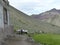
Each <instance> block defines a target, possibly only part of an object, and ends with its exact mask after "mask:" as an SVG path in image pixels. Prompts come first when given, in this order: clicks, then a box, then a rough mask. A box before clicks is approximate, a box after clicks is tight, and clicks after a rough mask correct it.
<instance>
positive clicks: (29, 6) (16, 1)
mask: <svg viewBox="0 0 60 45" xmlns="http://www.w3.org/2000/svg"><path fill="white" fill-rule="evenodd" d="M9 2H10V5H12V6H14V7H15V8H17V9H18V10H21V11H22V12H24V13H26V14H28V15H31V14H39V13H41V12H44V11H47V10H50V9H52V8H56V9H60V0H9Z"/></svg>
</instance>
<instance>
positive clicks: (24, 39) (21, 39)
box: [7, 35, 36, 45]
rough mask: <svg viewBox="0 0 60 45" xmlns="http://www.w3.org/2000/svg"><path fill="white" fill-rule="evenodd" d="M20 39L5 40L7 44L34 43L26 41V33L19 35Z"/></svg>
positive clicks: (23, 44) (31, 44) (30, 44)
mask: <svg viewBox="0 0 60 45" xmlns="http://www.w3.org/2000/svg"><path fill="white" fill-rule="evenodd" d="M19 38H20V40H9V41H7V45H36V44H34V43H32V42H29V41H27V40H26V39H27V36H26V35H20V37H19Z"/></svg>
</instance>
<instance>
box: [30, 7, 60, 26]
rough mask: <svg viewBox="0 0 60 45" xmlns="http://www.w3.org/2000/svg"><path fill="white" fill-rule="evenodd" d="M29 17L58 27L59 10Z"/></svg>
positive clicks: (59, 24) (59, 19)
mask: <svg viewBox="0 0 60 45" xmlns="http://www.w3.org/2000/svg"><path fill="white" fill-rule="evenodd" d="M31 17H33V18H35V19H37V20H41V21H45V22H48V23H51V24H54V25H57V26H60V23H59V22H60V10H57V9H55V8H53V9H51V10H49V11H46V12H43V13H41V14H38V15H32V16H31Z"/></svg>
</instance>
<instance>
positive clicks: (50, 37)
mask: <svg viewBox="0 0 60 45" xmlns="http://www.w3.org/2000/svg"><path fill="white" fill-rule="evenodd" d="M33 39H34V40H35V41H36V42H39V43H42V44H44V45H60V35H56V34H35V35H34V36H33Z"/></svg>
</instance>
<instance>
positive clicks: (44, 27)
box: [9, 6, 60, 33]
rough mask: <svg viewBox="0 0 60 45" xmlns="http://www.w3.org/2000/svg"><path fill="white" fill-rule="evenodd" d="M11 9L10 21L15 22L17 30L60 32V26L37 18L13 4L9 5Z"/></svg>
mask: <svg viewBox="0 0 60 45" xmlns="http://www.w3.org/2000/svg"><path fill="white" fill-rule="evenodd" d="M9 11H10V21H11V22H12V23H13V25H14V29H15V30H18V29H22V28H23V29H26V30H29V32H31V33H32V32H40V31H44V32H49V33H60V27H58V26H55V25H52V24H49V23H46V22H42V21H39V20H36V19H34V18H32V17H31V16H28V15H27V14H25V13H23V12H21V11H19V10H17V9H16V8H14V7H12V6H9Z"/></svg>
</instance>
